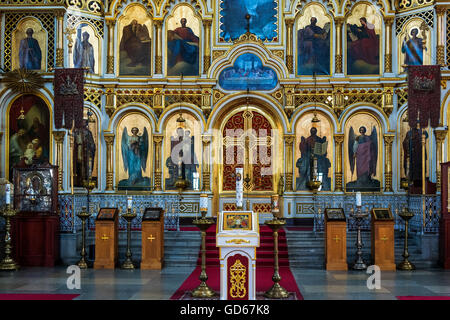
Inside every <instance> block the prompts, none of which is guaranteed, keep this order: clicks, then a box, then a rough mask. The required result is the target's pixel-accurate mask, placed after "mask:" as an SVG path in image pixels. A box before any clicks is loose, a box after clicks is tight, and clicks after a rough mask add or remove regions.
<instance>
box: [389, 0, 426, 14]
mask: <svg viewBox="0 0 450 320" xmlns="http://www.w3.org/2000/svg"><path fill="white" fill-rule="evenodd" d="M433 2H434V0H399V1H398V2H396V7H397V11H398V12H403V11H409V10H412V9H415V8H421V7H426V6H430V5H432V4H433Z"/></svg>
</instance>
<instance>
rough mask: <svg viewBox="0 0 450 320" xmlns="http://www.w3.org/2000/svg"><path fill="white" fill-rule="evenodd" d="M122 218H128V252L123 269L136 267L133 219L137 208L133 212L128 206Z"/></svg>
mask: <svg viewBox="0 0 450 320" xmlns="http://www.w3.org/2000/svg"><path fill="white" fill-rule="evenodd" d="M122 218H124V219H125V220H127V253H126V259H125V261H124V263H123V264H122V267H121V268H122V269H129V270H133V269H134V264H133V261H132V260H131V256H132V253H131V221H132V220H133V219H134V218H136V209H135V210H134V212H131V208H127V213H124V214H123V215H122Z"/></svg>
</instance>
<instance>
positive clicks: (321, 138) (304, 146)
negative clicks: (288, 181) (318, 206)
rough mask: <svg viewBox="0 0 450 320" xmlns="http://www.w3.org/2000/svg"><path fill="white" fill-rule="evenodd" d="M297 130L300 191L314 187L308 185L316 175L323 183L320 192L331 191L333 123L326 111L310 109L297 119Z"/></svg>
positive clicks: (297, 170)
mask: <svg viewBox="0 0 450 320" xmlns="http://www.w3.org/2000/svg"><path fill="white" fill-rule="evenodd" d="M313 119H314V122H313ZM316 120H319V121H317V122H316ZM295 132H296V142H295V152H294V155H295V159H296V162H295V167H296V170H295V184H296V190H311V189H310V188H309V185H308V184H309V181H311V180H313V177H314V175H316V177H317V178H318V179H319V180H320V181H321V182H322V184H321V186H320V189H319V191H330V190H331V176H332V175H333V172H332V166H331V161H332V159H333V149H332V148H333V139H332V138H333V125H332V124H331V122H330V120H329V119H328V118H327V117H326V116H325V115H324V114H323V113H321V112H315V113H313V112H309V113H306V114H304V115H302V116H301V117H300V119H299V120H298V121H297V124H296V126H295Z"/></svg>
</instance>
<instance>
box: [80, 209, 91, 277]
mask: <svg viewBox="0 0 450 320" xmlns="http://www.w3.org/2000/svg"><path fill="white" fill-rule="evenodd" d="M90 216H91V214H90V213H89V212H88V210H86V207H83V208H82V209H81V212H80V213H77V217H78V218H80V219H81V232H82V239H81V253H80V255H81V259H80V261H78V263H77V266H78V267H80V269H87V268H88V264H87V262H86V220H87V219H89V217H90Z"/></svg>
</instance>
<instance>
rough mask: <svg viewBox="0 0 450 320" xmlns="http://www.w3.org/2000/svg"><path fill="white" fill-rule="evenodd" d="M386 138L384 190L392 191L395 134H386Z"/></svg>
mask: <svg viewBox="0 0 450 320" xmlns="http://www.w3.org/2000/svg"><path fill="white" fill-rule="evenodd" d="M383 138H384V154H385V156H384V191H385V192H392V191H393V190H392V143H393V142H394V138H395V135H393V134H385V135H384V136H383Z"/></svg>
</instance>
